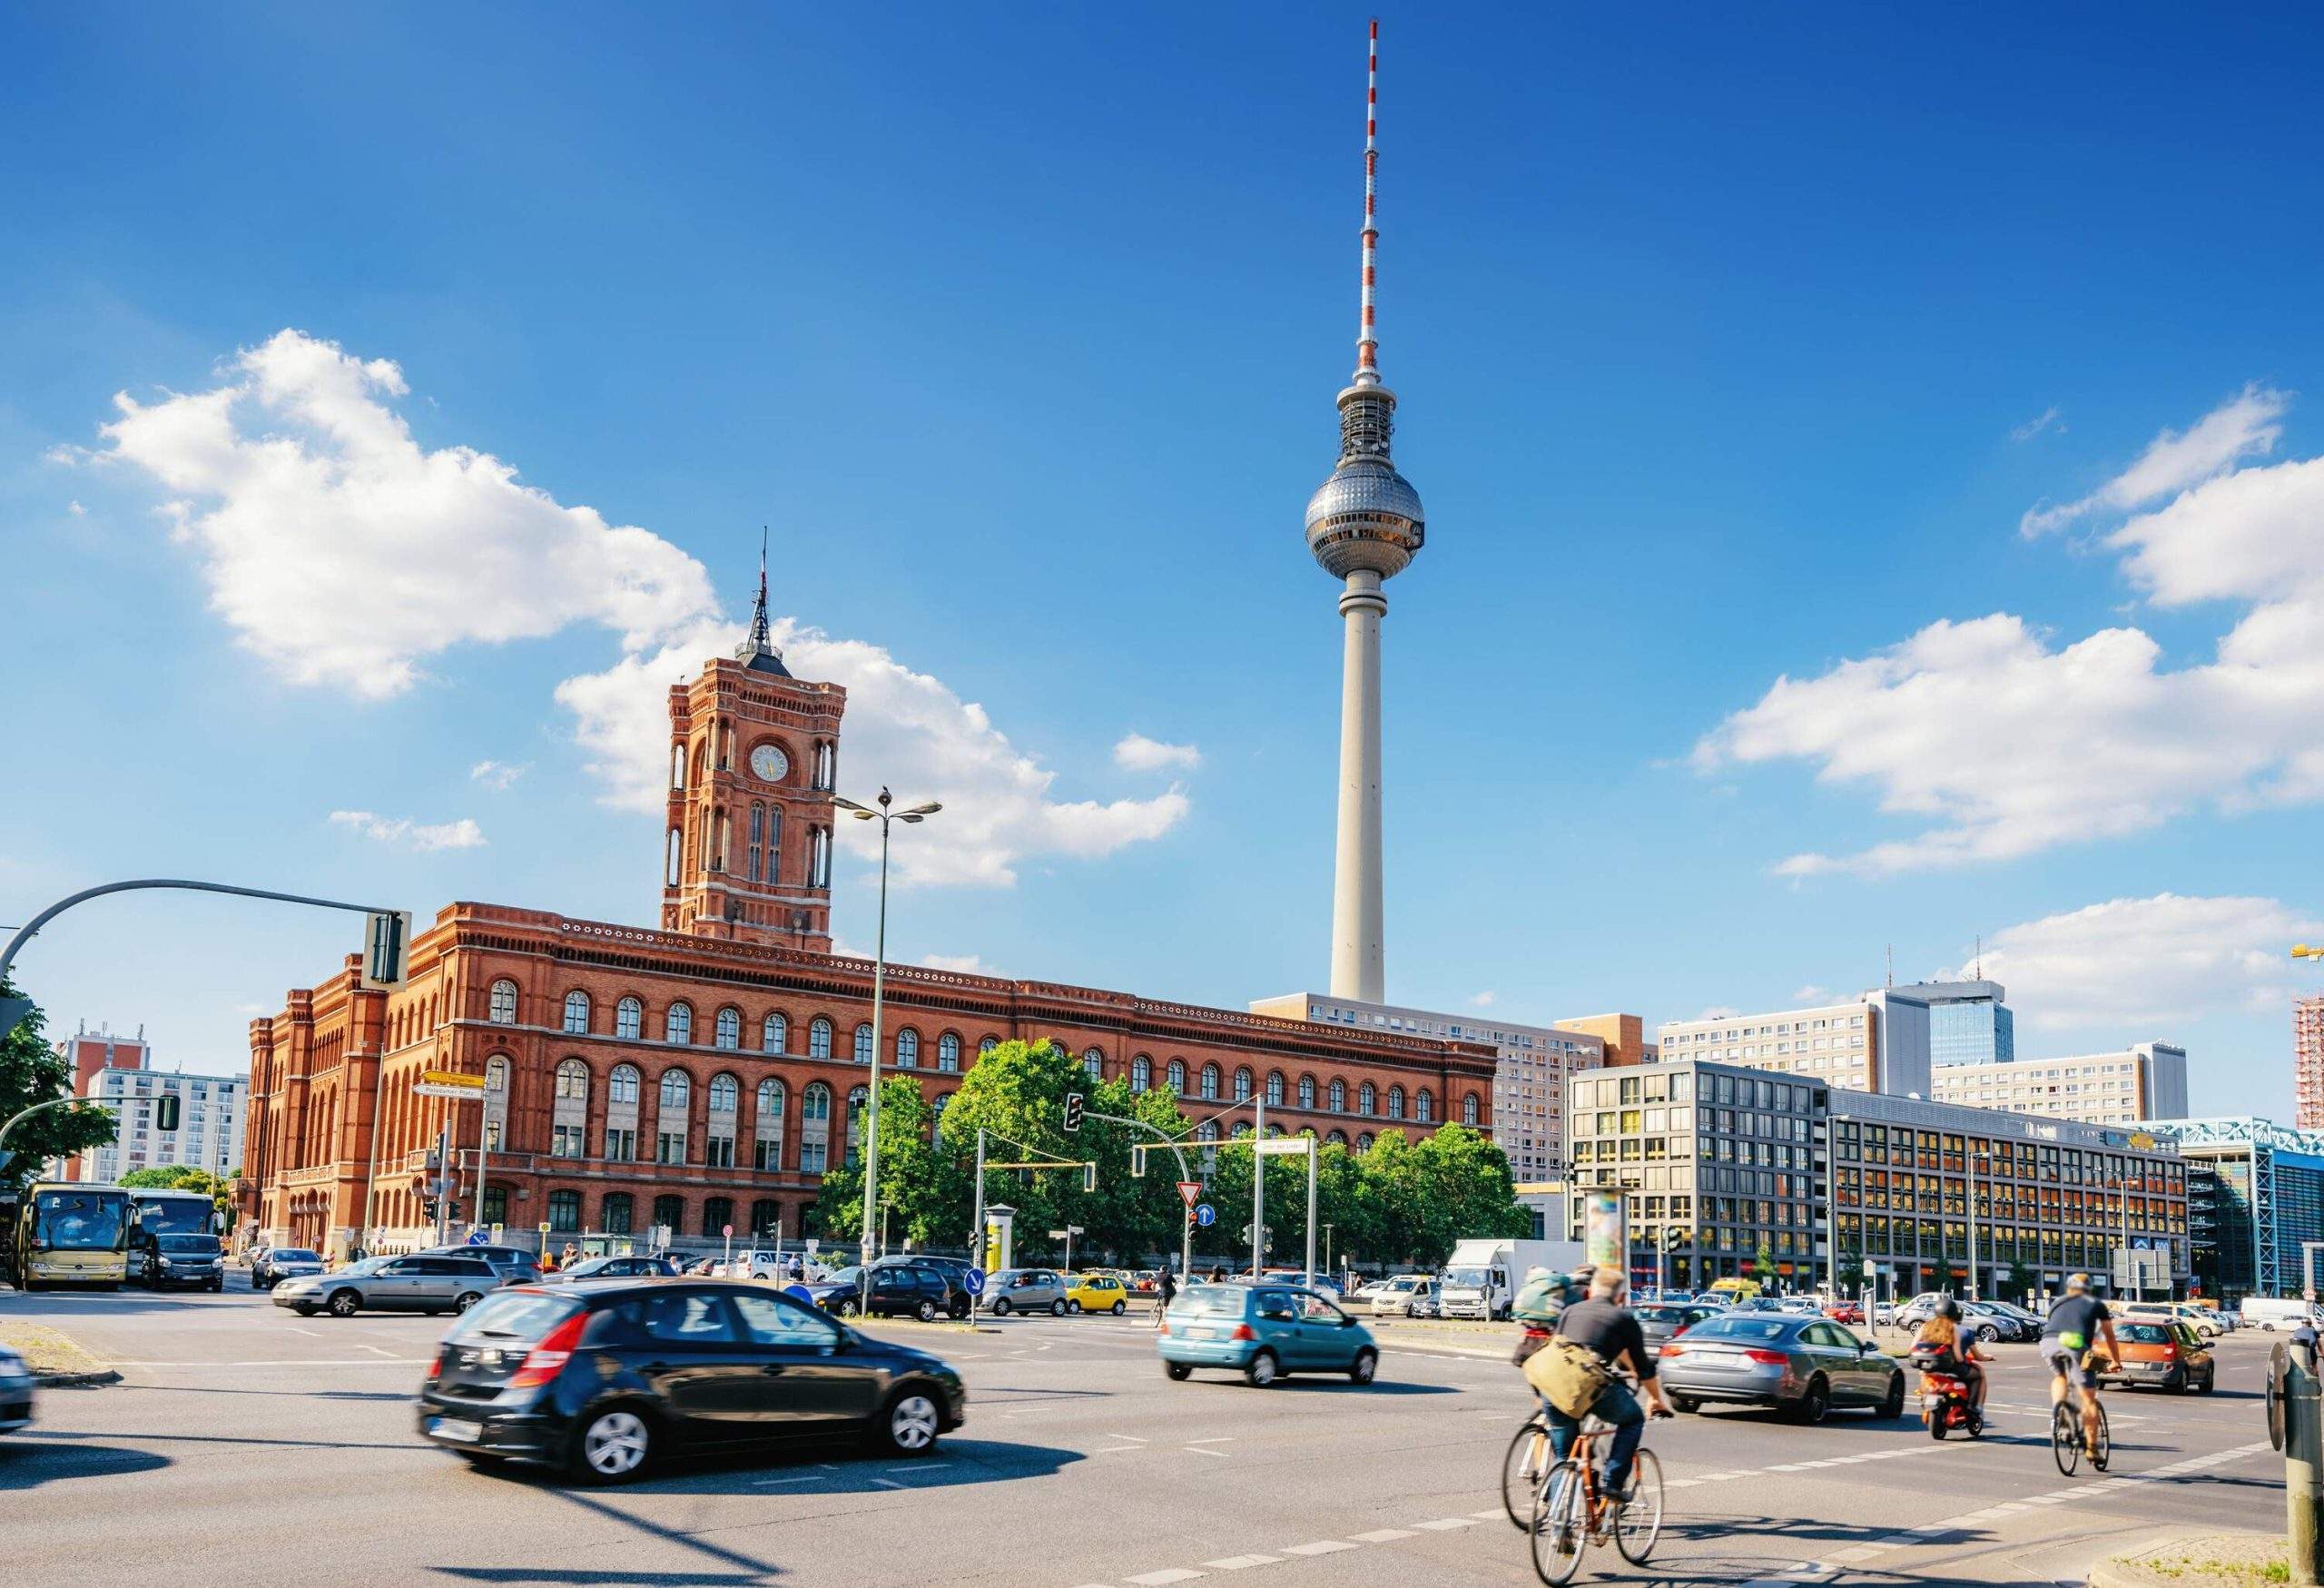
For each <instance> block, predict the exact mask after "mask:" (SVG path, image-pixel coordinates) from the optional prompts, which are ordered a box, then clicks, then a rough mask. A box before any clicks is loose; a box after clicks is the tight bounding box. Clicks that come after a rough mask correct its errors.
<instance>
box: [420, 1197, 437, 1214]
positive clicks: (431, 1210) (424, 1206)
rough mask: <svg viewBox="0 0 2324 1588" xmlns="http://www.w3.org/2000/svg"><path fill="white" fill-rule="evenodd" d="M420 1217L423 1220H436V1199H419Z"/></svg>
mask: <svg viewBox="0 0 2324 1588" xmlns="http://www.w3.org/2000/svg"><path fill="white" fill-rule="evenodd" d="M419 1216H420V1217H421V1218H435V1217H436V1198H433V1197H422V1198H420V1199H419Z"/></svg>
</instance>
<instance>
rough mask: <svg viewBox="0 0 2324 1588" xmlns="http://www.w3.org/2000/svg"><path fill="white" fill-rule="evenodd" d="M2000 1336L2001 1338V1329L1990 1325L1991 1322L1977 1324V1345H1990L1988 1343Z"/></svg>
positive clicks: (1990, 1343)
mask: <svg viewBox="0 0 2324 1588" xmlns="http://www.w3.org/2000/svg"><path fill="white" fill-rule="evenodd" d="M2000 1338H2001V1331H2000V1330H1999V1329H1997V1328H1995V1327H1994V1326H1993V1325H1991V1324H1979V1325H1978V1326H1977V1343H1978V1344H1979V1345H1981V1346H1990V1345H1992V1344H1993V1343H1994V1341H1995V1340H1998V1339H2000Z"/></svg>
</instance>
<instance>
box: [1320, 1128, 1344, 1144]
mask: <svg viewBox="0 0 2324 1588" xmlns="http://www.w3.org/2000/svg"><path fill="white" fill-rule="evenodd" d="M1346 1145H1347V1132H1346V1131H1344V1130H1326V1131H1324V1146H1326V1147H1345V1146H1346Z"/></svg>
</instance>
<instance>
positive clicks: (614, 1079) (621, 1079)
mask: <svg viewBox="0 0 2324 1588" xmlns="http://www.w3.org/2000/svg"><path fill="white" fill-rule="evenodd" d="M606 1100H607V1101H608V1102H616V1103H635V1102H636V1101H637V1066H636V1065H635V1064H616V1065H615V1066H614V1072H613V1074H611V1075H610V1076H608V1077H606Z"/></svg>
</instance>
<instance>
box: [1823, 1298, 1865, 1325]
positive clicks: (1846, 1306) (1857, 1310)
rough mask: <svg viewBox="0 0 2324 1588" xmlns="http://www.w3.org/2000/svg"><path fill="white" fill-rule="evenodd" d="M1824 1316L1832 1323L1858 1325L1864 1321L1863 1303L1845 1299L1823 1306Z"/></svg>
mask: <svg viewBox="0 0 2324 1588" xmlns="http://www.w3.org/2000/svg"><path fill="white" fill-rule="evenodd" d="M1824 1316H1825V1317H1828V1318H1830V1319H1831V1320H1832V1321H1833V1322H1834V1323H1841V1324H1860V1323H1862V1322H1863V1321H1864V1303H1863V1302H1861V1301H1850V1300H1848V1299H1847V1298H1846V1297H1840V1298H1839V1299H1838V1300H1837V1301H1827V1302H1826V1303H1825V1304H1824Z"/></svg>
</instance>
